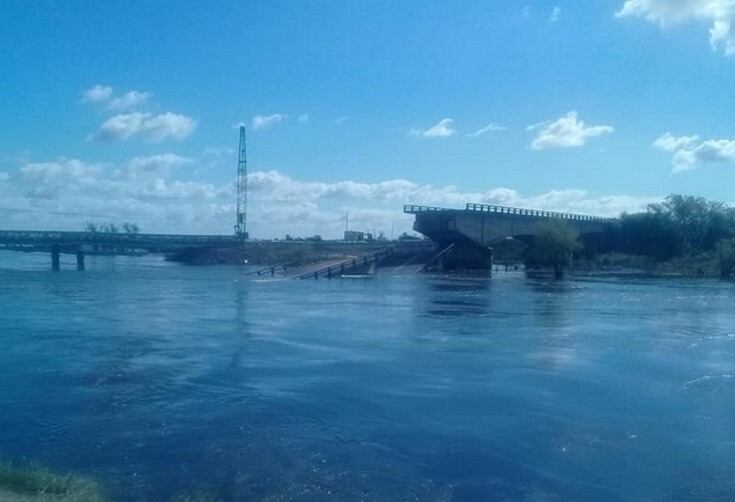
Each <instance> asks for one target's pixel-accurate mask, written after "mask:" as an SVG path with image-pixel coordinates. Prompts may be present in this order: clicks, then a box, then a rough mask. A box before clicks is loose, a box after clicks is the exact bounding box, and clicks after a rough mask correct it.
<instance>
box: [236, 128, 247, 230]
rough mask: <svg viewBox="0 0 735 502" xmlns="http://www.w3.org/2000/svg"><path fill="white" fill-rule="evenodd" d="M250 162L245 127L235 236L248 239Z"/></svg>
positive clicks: (241, 147) (239, 153)
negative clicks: (246, 146)
mask: <svg viewBox="0 0 735 502" xmlns="http://www.w3.org/2000/svg"><path fill="white" fill-rule="evenodd" d="M247 222H248V160H247V152H246V148H245V126H244V125H243V126H240V148H239V152H238V156H237V223H236V224H235V235H236V236H237V237H239V238H240V239H242V240H245V239H247V238H248V231H247Z"/></svg>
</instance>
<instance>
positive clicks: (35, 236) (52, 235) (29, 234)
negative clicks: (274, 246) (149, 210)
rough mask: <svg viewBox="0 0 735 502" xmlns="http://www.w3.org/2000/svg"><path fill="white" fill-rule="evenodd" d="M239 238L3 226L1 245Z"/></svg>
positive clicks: (139, 245)
mask: <svg viewBox="0 0 735 502" xmlns="http://www.w3.org/2000/svg"><path fill="white" fill-rule="evenodd" d="M239 242H242V241H240V240H239V239H238V238H237V237H235V236H230V235H183V234H128V233H107V232H60V231H36V230H30V231H29V230H0V246H29V247H40V248H47V247H49V246H62V247H69V246H82V245H92V246H95V245H99V246H115V247H121V248H128V249H131V248H136V249H160V248H181V247H202V246H229V245H234V244H237V243H239Z"/></svg>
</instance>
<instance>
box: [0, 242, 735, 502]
mask: <svg viewBox="0 0 735 502" xmlns="http://www.w3.org/2000/svg"><path fill="white" fill-rule="evenodd" d="M62 266H63V267H65V269H64V270H62V271H61V272H60V273H52V272H50V271H49V270H48V267H49V258H48V256H44V255H22V254H12V253H5V252H3V253H0V455H2V456H3V457H5V458H10V459H12V460H21V461H22V460H24V459H25V460H34V461H38V462H41V463H43V464H46V465H48V466H51V467H53V468H56V469H61V470H71V471H75V472H81V473H85V474H89V475H92V476H94V477H96V478H97V479H99V480H100V481H101V482H102V483H103V484H104V485H105V486H106V488H107V490H108V491H109V492H110V493H111V494H112V495H113V496H114V497H115V499H116V500H151V501H154V500H170V499H171V498H172V497H174V496H177V495H181V494H191V493H194V492H201V493H206V494H209V495H210V496H212V497H215V498H216V499H218V500H260V499H267V500H703V499H704V500H733V499H735V285H733V284H732V283H730V284H728V283H720V282H716V281H684V280H640V279H639V280H626V281H623V280H618V279H604V280H603V279H599V280H595V279H577V280H568V281H564V282H552V281H543V280H532V279H527V278H525V277H524V276H522V275H514V274H499V275H496V276H495V277H494V278H493V279H492V280H480V279H450V278H438V277H434V278H431V277H416V276H411V275H407V276H394V275H384V276H380V277H378V278H377V279H375V280H362V281H360V280H333V281H322V280H320V281H290V282H286V281H276V282H254V281H250V280H247V279H246V278H245V277H243V275H242V272H241V270H240V269H237V268H229V267H206V268H193V267H183V266H180V265H174V264H168V263H165V262H163V261H161V260H158V259H152V258H97V259H90V260H89V261H88V270H87V271H86V272H83V273H79V272H76V271H73V270H70V269H71V268H72V267H71V266H70V265H69V264H66V265H62Z"/></svg>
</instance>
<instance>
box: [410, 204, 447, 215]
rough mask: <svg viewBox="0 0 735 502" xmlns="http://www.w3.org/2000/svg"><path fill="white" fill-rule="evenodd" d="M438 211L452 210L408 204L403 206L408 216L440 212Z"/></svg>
mask: <svg viewBox="0 0 735 502" xmlns="http://www.w3.org/2000/svg"><path fill="white" fill-rule="evenodd" d="M438 211H451V209H447V208H444V207H433V206H417V205H414V204H406V205H404V206H403V212H404V213H406V214H416V213H428V212H438Z"/></svg>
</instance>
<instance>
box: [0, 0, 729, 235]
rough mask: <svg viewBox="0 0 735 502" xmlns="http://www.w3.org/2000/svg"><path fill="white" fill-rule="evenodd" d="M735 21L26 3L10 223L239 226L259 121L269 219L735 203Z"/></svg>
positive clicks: (263, 229) (1, 112) (5, 153)
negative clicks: (245, 171)
mask: <svg viewBox="0 0 735 502" xmlns="http://www.w3.org/2000/svg"><path fill="white" fill-rule="evenodd" d="M733 20H735V3H734V2H733V0H676V1H671V0H668V1H667V0H629V1H627V2H626V1H624V0H597V1H595V2H590V1H588V0H556V1H548V2H547V1H518V2H491V1H463V2H461V4H460V3H457V2H425V1H405V2H388V1H385V2H379V1H371V2H358V1H331V2H327V1H318V2H317V1H315V2H301V1H296V0H293V1H264V2H255V1H251V2H243V1H239V2H234V1H230V2H227V1H214V2H198V1H196V2H195V1H177V2H163V1H145V2H144V1H125V2H122V1H119V2H116V1H109V2H89V1H64V2H62V1H43V0H37V1H34V2H27V1H22V0H19V1H14V0H6V1H4V2H3V3H2V4H0V68H2V78H1V79H0V131H2V134H0V197H2V199H1V200H0V219H4V220H5V222H4V223H0V227H13V228H20V227H31V228H46V227H53V228H78V227H80V226H81V224H82V223H80V221H82V220H84V221H86V220H91V219H99V220H107V219H115V220H117V221H122V220H135V221H137V222H139V223H140V225H141V227H143V229H144V230H150V231H171V232H185V231H195V232H201V231H208V232H229V231H231V227H232V222H233V221H234V215H232V213H233V211H234V209H233V208H234V197H233V196H232V193H231V192H232V180H233V179H234V173H235V148H236V146H237V145H236V142H237V131H236V129H235V128H234V126H236V125H237V124H238V123H240V122H244V123H246V124H247V126H248V139H249V167H250V170H251V172H252V173H253V176H252V177H251V184H252V186H253V192H252V204H251V207H250V213H251V222H252V233H253V234H254V235H256V236H260V237H274V236H278V235H282V234H283V233H285V232H290V233H296V234H299V233H311V232H314V233H316V232H320V233H323V234H325V235H337V234H338V233H339V231H340V230H341V229H342V224H341V223H340V218H341V215H342V214H344V213H345V212H348V211H349V212H350V213H351V214H353V215H354V217H353V218H351V219H353V221H354V222H355V223H354V224H355V225H356V226H358V227H361V228H366V229H375V230H382V231H385V232H386V233H388V232H389V231H390V230H391V229H393V231H396V228H398V229H400V230H403V229H406V228H408V226H410V219H407V218H405V217H403V216H402V215H401V214H400V209H401V205H402V204H403V203H404V202H405V203H411V202H417V203H426V204H437V205H451V206H461V205H463V202H469V201H481V202H497V203H508V204H514V205H523V206H536V207H542V208H548V209H560V210H576V211H582V212H591V213H597V214H615V213H617V212H619V211H621V210H636V209H638V208H641V207H643V206H644V205H645V204H646V203H648V202H651V201H653V200H656V199H658V198H660V197H661V196H663V195H666V194H668V193H672V192H677V193H692V194H696V195H702V196H706V197H710V198H714V199H718V200H725V201H735V183H734V182H735V171H734V170H733V161H734V160H735V141H733V140H731V139H730V138H733V137H735V135H734V134H733V132H732V130H733V125H734V124H733V121H734V120H735V119H733V114H732V112H731V110H732V105H731V102H732V97H731V93H730V92H729V88H730V87H731V83H732V82H734V81H735V57H733V53H735V34H734V33H731V21H733ZM92 89H96V91H95V92H90V90H92ZM258 117H260V118H258ZM488 126H490V127H488ZM483 128H485V129H486V130H485V132H483V133H482V134H476V133H477V132H478V131H480V130H481V129H483ZM667 133H668V135H667Z"/></svg>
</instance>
